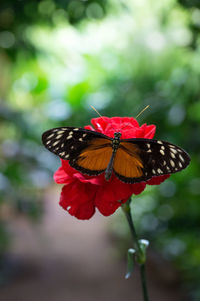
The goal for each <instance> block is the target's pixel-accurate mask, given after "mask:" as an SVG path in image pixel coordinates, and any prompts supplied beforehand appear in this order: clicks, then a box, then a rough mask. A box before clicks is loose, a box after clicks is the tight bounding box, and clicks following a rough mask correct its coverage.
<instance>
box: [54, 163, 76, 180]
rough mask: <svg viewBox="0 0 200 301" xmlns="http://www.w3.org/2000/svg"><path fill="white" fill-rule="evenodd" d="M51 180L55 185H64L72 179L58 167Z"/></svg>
mask: <svg viewBox="0 0 200 301" xmlns="http://www.w3.org/2000/svg"><path fill="white" fill-rule="evenodd" d="M53 178H54V181H55V182H56V183H57V184H66V183H70V182H71V181H72V178H71V177H70V175H69V174H67V173H66V171H65V170H64V169H63V167H62V166H61V167H59V168H58V170H57V171H56V172H55V173H54V175H53Z"/></svg>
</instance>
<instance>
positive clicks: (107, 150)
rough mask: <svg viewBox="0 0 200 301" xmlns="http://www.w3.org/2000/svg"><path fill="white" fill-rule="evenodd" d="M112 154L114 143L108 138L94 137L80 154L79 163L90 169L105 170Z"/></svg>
mask: <svg viewBox="0 0 200 301" xmlns="http://www.w3.org/2000/svg"><path fill="white" fill-rule="evenodd" d="M111 155H112V145H111V142H110V141H108V140H107V139H103V138H96V139H93V140H92V141H91V142H90V143H89V145H88V146H87V147H86V148H85V149H84V150H83V152H82V153H81V154H80V155H79V158H78V160H77V162H76V163H77V164H78V165H79V166H80V167H82V168H85V169H89V170H97V171H100V170H105V169H106V168H107V166H108V163H109V161H110V158H111Z"/></svg>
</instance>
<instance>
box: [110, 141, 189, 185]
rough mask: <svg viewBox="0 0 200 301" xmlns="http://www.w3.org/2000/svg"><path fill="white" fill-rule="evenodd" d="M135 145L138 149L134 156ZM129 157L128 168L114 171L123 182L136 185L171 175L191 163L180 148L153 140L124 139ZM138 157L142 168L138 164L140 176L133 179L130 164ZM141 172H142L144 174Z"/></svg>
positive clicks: (121, 146) (122, 143) (121, 145)
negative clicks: (153, 178) (132, 158)
mask: <svg viewBox="0 0 200 301" xmlns="http://www.w3.org/2000/svg"><path fill="white" fill-rule="evenodd" d="M133 145H134V146H135V147H136V148H137V151H136V152H135V154H133V152H132V149H133ZM120 148H122V149H123V150H124V151H125V152H126V153H127V154H128V155H129V157H130V158H129V159H128V160H126V164H127V168H121V169H120V167H118V169H117V170H115V169H114V171H115V174H116V176H117V177H118V178H119V179H120V180H121V181H123V182H126V183H136V182H141V181H146V180H148V179H150V178H152V177H153V176H161V175H165V174H171V173H175V172H178V171H180V170H182V169H184V168H185V167H186V166H187V165H188V164H189V162H190V157H189V155H188V154H187V153H186V152H185V151H184V150H183V149H181V148H180V147H178V146H176V145H174V144H171V143H169V142H166V141H160V140H153V139H142V138H141V139H123V140H121V143H120ZM132 156H133V157H136V156H138V157H139V159H140V162H142V165H143V166H142V167H141V166H140V164H139V163H137V174H138V176H136V177H132V173H131V170H130V168H128V163H127V162H129V163H130V164H131V157H132ZM138 170H139V171H142V174H141V173H140V172H138Z"/></svg>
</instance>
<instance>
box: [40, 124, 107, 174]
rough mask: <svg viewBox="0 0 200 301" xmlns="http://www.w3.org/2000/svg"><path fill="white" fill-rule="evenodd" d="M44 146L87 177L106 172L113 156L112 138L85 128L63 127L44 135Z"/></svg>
mask: <svg viewBox="0 0 200 301" xmlns="http://www.w3.org/2000/svg"><path fill="white" fill-rule="evenodd" d="M42 142H43V144H44V146H45V147H46V148H47V149H48V150H49V151H51V152H52V153H54V154H56V155H58V156H59V157H60V158H61V159H63V160H69V164H70V165H71V166H72V167H73V168H75V169H77V170H79V171H81V172H82V173H84V174H87V175H98V174H101V173H102V172H104V171H105V169H106V167H107V165H108V163H109V160H110V157H111V155H112V144H111V138H109V137H107V136H106V135H103V134H101V133H98V132H94V131H90V130H86V129H83V128H74V127H61V128H54V129H51V130H48V131H46V132H45V133H44V134H43V135H42Z"/></svg>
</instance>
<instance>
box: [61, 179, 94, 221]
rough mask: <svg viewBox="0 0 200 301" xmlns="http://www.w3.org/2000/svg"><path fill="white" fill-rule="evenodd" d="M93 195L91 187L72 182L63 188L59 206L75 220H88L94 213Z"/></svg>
mask: <svg viewBox="0 0 200 301" xmlns="http://www.w3.org/2000/svg"><path fill="white" fill-rule="evenodd" d="M94 187H96V186H94ZM94 194H95V190H94V189H93V185H91V184H83V183H81V182H79V181H74V182H72V183H70V184H67V185H65V186H64V187H63V189H62V192H61V196H60V202H59V204H60V206H62V207H63V208H64V209H65V210H67V211H68V212H69V213H70V214H71V215H73V216H75V217H76V218H78V219H89V218H91V217H92V215H93V214H94V213H95V206H94V202H93V199H94Z"/></svg>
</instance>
